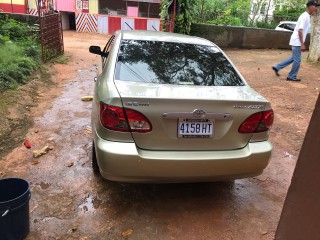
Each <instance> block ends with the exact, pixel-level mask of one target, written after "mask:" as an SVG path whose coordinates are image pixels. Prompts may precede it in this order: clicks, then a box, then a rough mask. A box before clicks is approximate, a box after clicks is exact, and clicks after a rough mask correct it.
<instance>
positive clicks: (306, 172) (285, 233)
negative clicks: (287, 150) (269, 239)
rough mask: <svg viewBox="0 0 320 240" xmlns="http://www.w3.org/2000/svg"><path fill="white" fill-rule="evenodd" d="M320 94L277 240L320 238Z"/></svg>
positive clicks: (293, 178) (289, 192) (285, 204)
mask: <svg viewBox="0 0 320 240" xmlns="http://www.w3.org/2000/svg"><path fill="white" fill-rule="evenodd" d="M319 123H320V95H319V96H318V100H317V103H316V107H315V109H314V111H313V114H312V117H311V121H310V124H309V127H308V130H307V134H306V136H305V139H304V142H303V145H302V148H301V152H300V155H299V158H298V161H297V165H296V168H295V170H294V173H293V177H292V181H291V185H290V187H289V190H288V194H287V197H286V200H285V203H284V207H283V210H282V213H281V217H280V221H279V224H278V228H277V231H276V236H275V239H276V240H287V239H290V240H301V239H319V237H320V235H319V233H320V220H319V217H320V191H319V189H320V124H319Z"/></svg>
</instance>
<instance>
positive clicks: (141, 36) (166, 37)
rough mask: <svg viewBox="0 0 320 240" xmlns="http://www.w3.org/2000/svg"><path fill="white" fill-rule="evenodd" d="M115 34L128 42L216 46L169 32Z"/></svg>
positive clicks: (128, 31) (136, 31)
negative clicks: (143, 41) (141, 41)
mask: <svg viewBox="0 0 320 240" xmlns="http://www.w3.org/2000/svg"><path fill="white" fill-rule="evenodd" d="M116 34H121V35H122V36H121V38H122V39H128V40H129V39H130V40H146V41H160V42H174V43H187V44H197V45H206V46H215V47H216V45H215V44H214V43H212V42H210V41H209V40H206V39H203V38H199V37H194V36H188V35H183V34H178V33H171V32H157V31H142V30H133V31H130V30H119V31H117V32H116Z"/></svg>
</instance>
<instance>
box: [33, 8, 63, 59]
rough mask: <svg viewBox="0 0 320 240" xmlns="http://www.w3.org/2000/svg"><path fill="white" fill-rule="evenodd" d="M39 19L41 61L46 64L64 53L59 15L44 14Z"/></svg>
mask: <svg viewBox="0 0 320 240" xmlns="http://www.w3.org/2000/svg"><path fill="white" fill-rule="evenodd" d="M39 19H40V36H41V46H42V60H43V61H44V62H46V61H48V60H50V59H52V58H53V57H56V56H58V55H61V54H63V52H64V45H63V31H62V20H61V14H60V13H50V14H44V15H42V16H39Z"/></svg>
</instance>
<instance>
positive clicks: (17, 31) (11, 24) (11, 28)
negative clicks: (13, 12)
mask: <svg viewBox="0 0 320 240" xmlns="http://www.w3.org/2000/svg"><path fill="white" fill-rule="evenodd" d="M28 32H29V27H28V25H27V24H25V23H21V22H18V21H16V20H14V19H9V20H8V21H6V22H5V23H3V24H2V26H1V28H0V34H1V35H3V36H9V38H10V39H11V40H13V41H14V40H21V39H24V38H25V37H26V36H28Z"/></svg>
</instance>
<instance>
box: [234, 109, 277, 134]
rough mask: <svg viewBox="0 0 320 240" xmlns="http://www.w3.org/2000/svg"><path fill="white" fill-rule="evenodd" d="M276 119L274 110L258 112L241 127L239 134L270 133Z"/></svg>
mask: <svg viewBox="0 0 320 240" xmlns="http://www.w3.org/2000/svg"><path fill="white" fill-rule="evenodd" d="M273 119H274V113H273V110H268V111H265V112H258V113H255V114H253V115H251V116H250V117H248V118H247V119H246V120H245V121H244V122H243V123H242V124H241V126H240V128H239V133H259V132H266V131H268V130H269V129H270V128H271V126H272V124H273Z"/></svg>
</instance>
